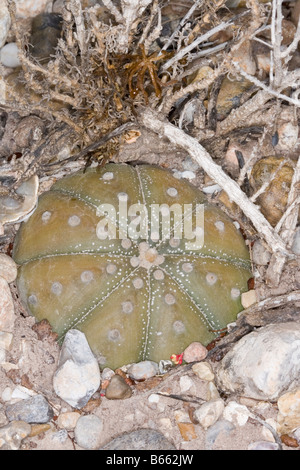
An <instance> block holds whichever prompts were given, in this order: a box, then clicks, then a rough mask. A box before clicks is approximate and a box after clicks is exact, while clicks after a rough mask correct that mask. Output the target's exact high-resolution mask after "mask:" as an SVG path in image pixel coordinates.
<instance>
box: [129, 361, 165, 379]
mask: <svg viewBox="0 0 300 470" xmlns="http://www.w3.org/2000/svg"><path fill="white" fill-rule="evenodd" d="M127 372H128V375H129V377H131V378H132V379H133V380H144V379H149V378H150V377H154V376H155V375H156V374H158V364H156V362H153V361H141V362H137V363H136V364H132V365H131V366H130V367H129V369H128V371H127Z"/></svg>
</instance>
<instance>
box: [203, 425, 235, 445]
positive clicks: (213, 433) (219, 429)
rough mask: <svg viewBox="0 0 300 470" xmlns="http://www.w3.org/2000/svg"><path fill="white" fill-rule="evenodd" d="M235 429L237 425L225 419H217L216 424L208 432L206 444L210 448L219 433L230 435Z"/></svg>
mask: <svg viewBox="0 0 300 470" xmlns="http://www.w3.org/2000/svg"><path fill="white" fill-rule="evenodd" d="M234 429H235V426H234V425H233V424H232V423H230V422H229V421H227V420H225V419H221V420H219V421H217V422H216V423H215V424H213V425H212V426H210V428H208V430H207V432H206V445H207V447H208V448H210V447H211V446H213V444H214V442H215V441H216V439H217V437H218V436H219V434H222V433H224V434H226V435H228V434H229V433H230V432H231V431H233V430H234Z"/></svg>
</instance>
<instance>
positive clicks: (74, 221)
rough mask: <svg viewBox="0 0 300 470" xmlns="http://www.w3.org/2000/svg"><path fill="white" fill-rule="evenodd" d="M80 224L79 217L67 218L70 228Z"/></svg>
mask: <svg viewBox="0 0 300 470" xmlns="http://www.w3.org/2000/svg"><path fill="white" fill-rule="evenodd" d="M80 222H81V220H80V217H78V215H71V217H69V219H68V224H69V225H70V227H77V225H79V224H80Z"/></svg>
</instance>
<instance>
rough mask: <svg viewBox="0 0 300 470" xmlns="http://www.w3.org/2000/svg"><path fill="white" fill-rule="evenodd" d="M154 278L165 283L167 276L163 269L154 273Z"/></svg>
mask: <svg viewBox="0 0 300 470" xmlns="http://www.w3.org/2000/svg"><path fill="white" fill-rule="evenodd" d="M153 277H154V279H156V280H157V281H163V280H164V278H165V275H164V273H163V271H162V270H161V269H156V271H154V273H153Z"/></svg>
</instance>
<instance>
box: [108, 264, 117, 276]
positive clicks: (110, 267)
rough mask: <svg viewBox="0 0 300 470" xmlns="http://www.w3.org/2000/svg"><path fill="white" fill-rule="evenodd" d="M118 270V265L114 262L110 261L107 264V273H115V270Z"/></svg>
mask: <svg viewBox="0 0 300 470" xmlns="http://www.w3.org/2000/svg"><path fill="white" fill-rule="evenodd" d="M116 271H117V266H116V265H115V264H113V263H109V264H108V265H107V266H106V272H107V274H115V272H116Z"/></svg>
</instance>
